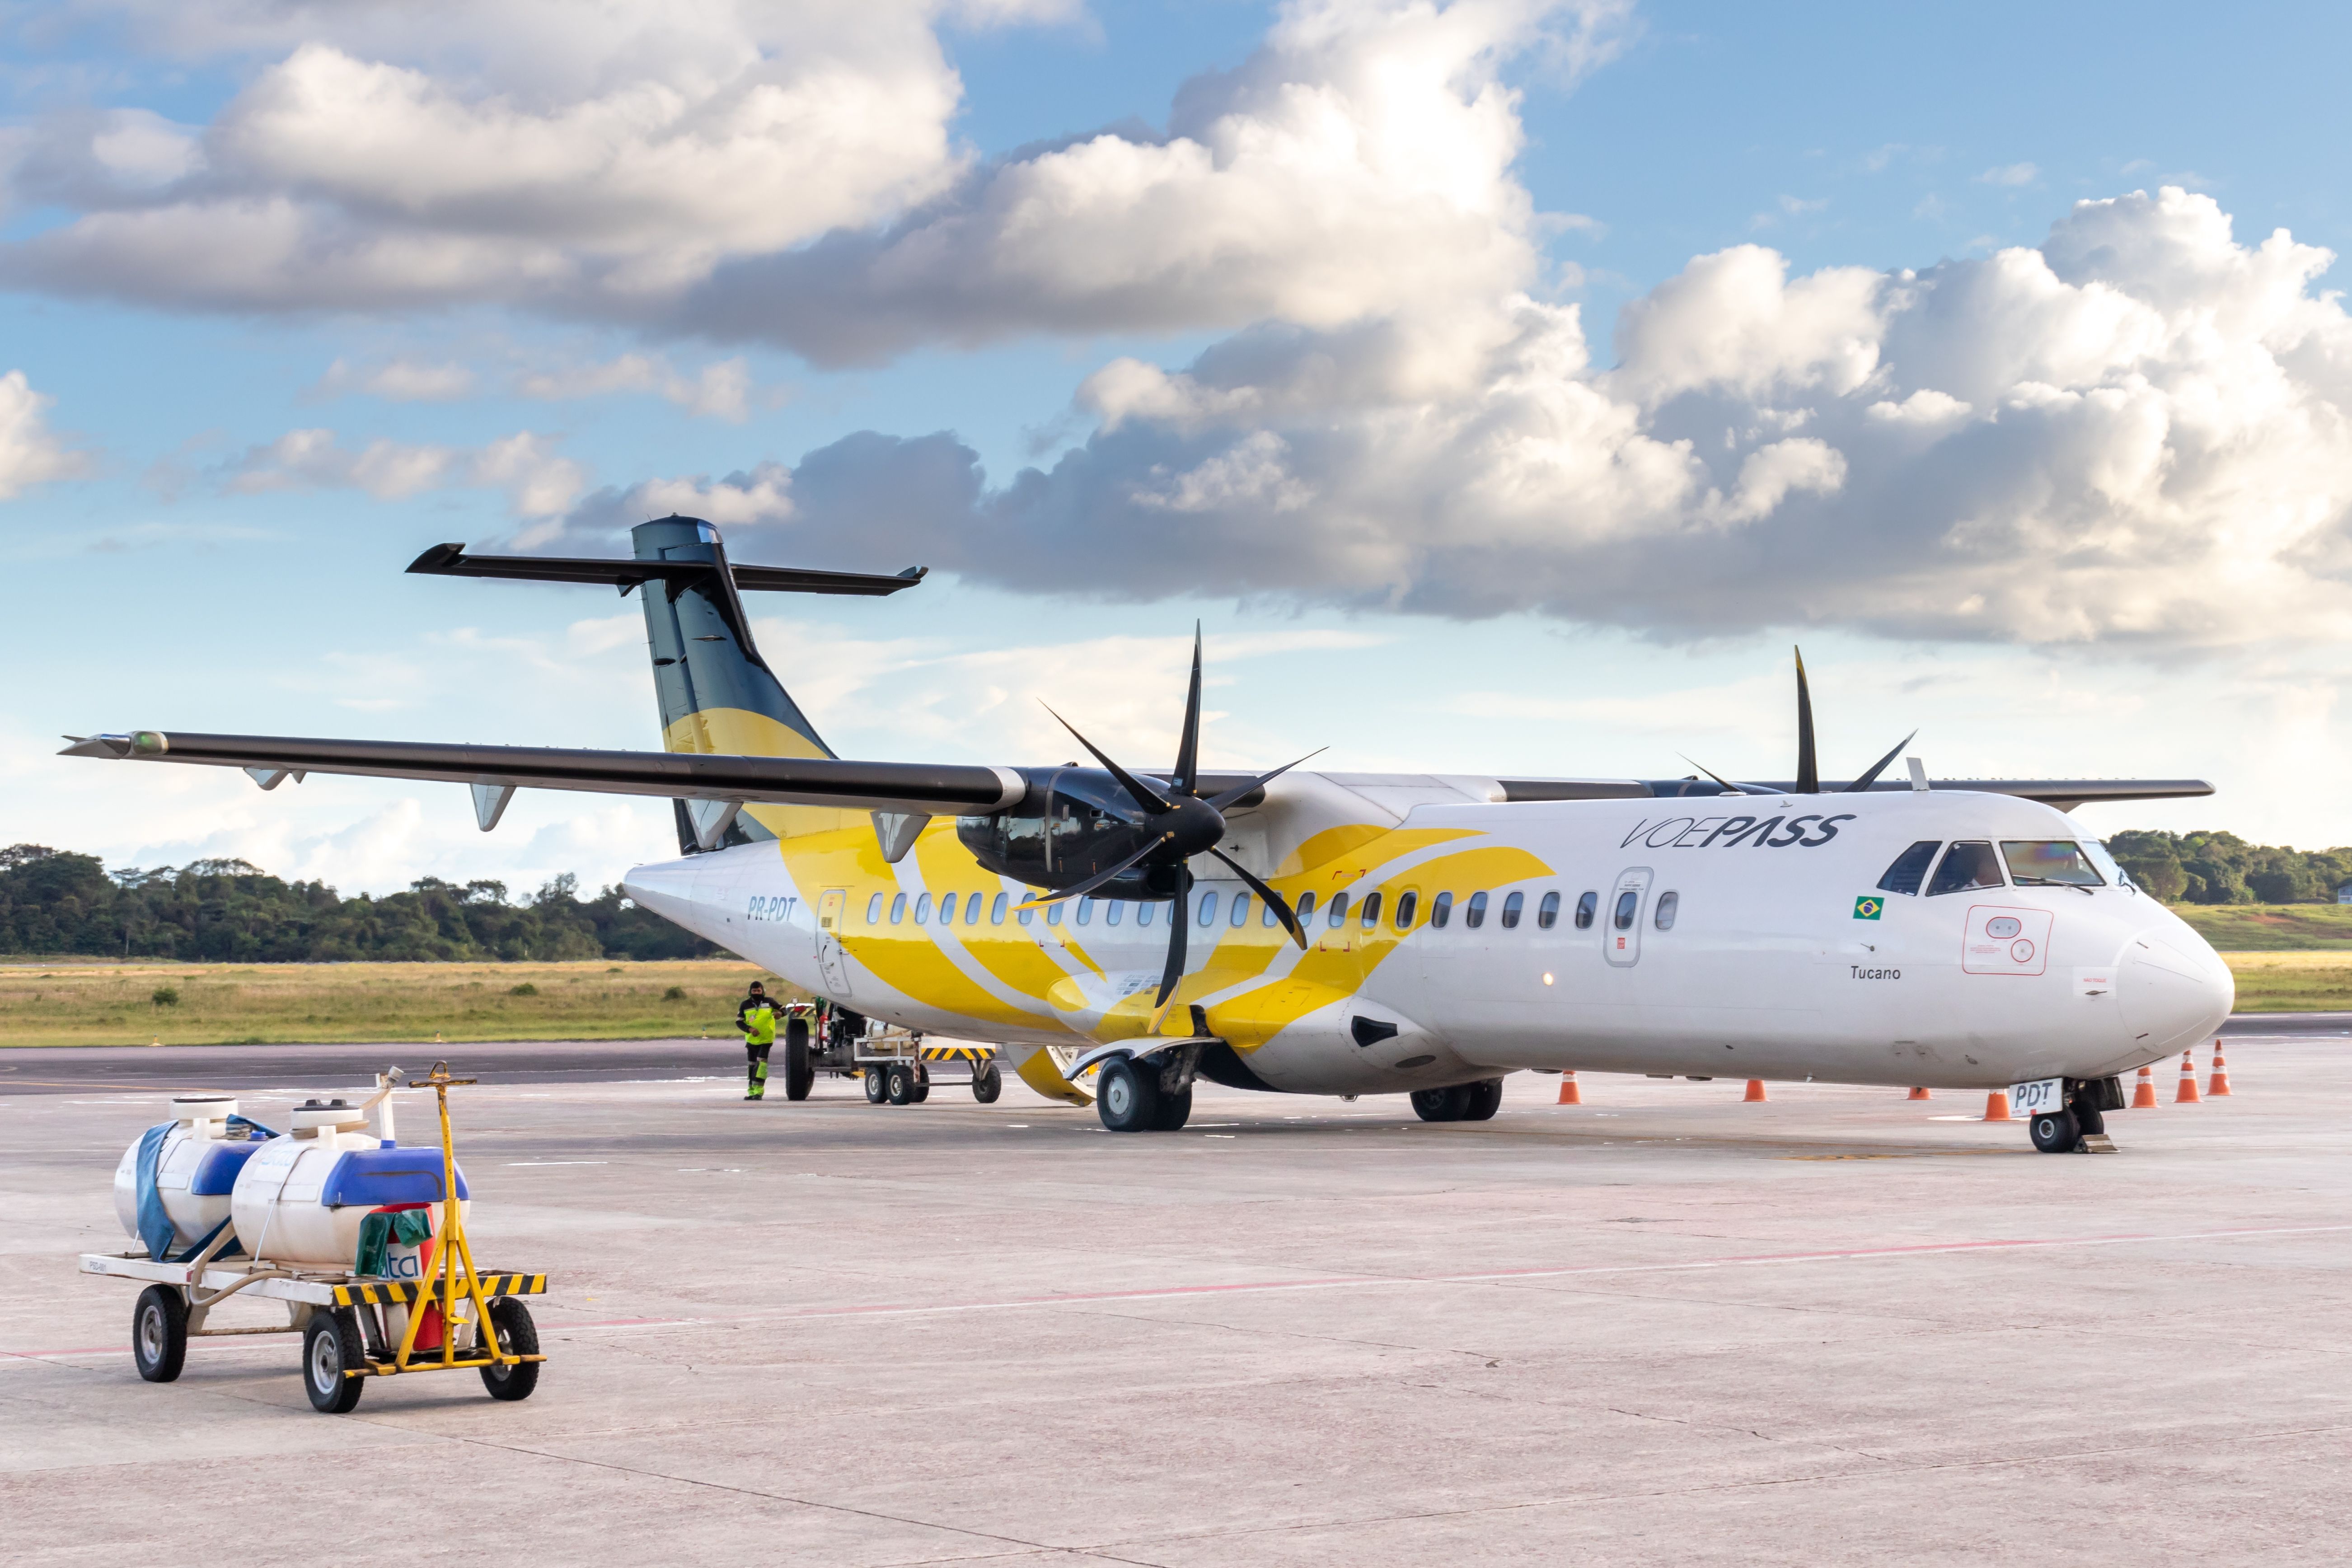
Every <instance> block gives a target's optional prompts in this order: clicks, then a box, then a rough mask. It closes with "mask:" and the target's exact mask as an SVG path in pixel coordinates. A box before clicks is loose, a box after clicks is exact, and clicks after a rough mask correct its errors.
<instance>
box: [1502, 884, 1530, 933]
mask: <svg viewBox="0 0 2352 1568" xmlns="http://www.w3.org/2000/svg"><path fill="white" fill-rule="evenodd" d="M1527 905H1528V896H1527V895H1526V894H1525V893H1513V894H1512V895H1511V896H1510V897H1509V898H1507V899H1505V900H1503V929H1504V930H1505V931H1509V930H1511V929H1512V928H1513V927H1514V926H1516V925H1517V924H1518V923H1519V911H1520V910H1523V909H1525V908H1527Z"/></svg>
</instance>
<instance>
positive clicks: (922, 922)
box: [915, 893, 931, 926]
mask: <svg viewBox="0 0 2352 1568" xmlns="http://www.w3.org/2000/svg"><path fill="white" fill-rule="evenodd" d="M915 923H916V924H917V925H919V926H927V925H929V924H930V923H931V896H930V894H929V893H925V894H923V895H922V896H921V897H920V898H919V899H917V900H915Z"/></svg>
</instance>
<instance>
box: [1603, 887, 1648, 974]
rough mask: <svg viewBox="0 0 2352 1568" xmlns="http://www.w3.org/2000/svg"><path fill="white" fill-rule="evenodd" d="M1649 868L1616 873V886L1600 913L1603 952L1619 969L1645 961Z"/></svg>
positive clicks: (1631, 966)
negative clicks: (1643, 941)
mask: <svg viewBox="0 0 2352 1568" xmlns="http://www.w3.org/2000/svg"><path fill="white" fill-rule="evenodd" d="M1650 876H1651V872H1650V868H1648V867H1647V866H1633V867H1628V868H1626V869H1624V870H1622V871H1620V872H1618V873H1617V885H1616V886H1615V887H1614V888H1612V889H1610V890H1609V901H1608V904H1607V906H1606V907H1605V908H1604V909H1602V910H1601V921H1602V931H1601V951H1602V952H1605V953H1606V954H1608V957H1609V962H1610V963H1613V964H1615V965H1616V966H1617V967H1618V968H1620V969H1631V968H1633V965H1634V964H1636V963H1640V962H1641V961H1642V920H1643V916H1644V915H1646V914H1647V913H1648V912H1649V903H1650Z"/></svg>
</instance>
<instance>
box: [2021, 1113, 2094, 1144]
mask: <svg viewBox="0 0 2352 1568" xmlns="http://www.w3.org/2000/svg"><path fill="white" fill-rule="evenodd" d="M2025 1130H2026V1131H2027V1132H2028V1133H2029V1134H2031V1135H2032V1139H2033V1146H2034V1147H2035V1148H2036V1149H2039V1150H2041V1151H2042V1152H2043V1153H2045V1154H2071V1153H2073V1152H2074V1145H2075V1144H2077V1143H2079V1142H2082V1141H2083V1130H2082V1129H2081V1128H2080V1127H2078V1126H2076V1125H2075V1122H2074V1112H2073V1111H2071V1110H2044V1111H2040V1112H2037V1113H2036V1114H2035V1115H2034V1118H2033V1120H2032V1121H2029V1122H2027V1123H2026V1124H2025Z"/></svg>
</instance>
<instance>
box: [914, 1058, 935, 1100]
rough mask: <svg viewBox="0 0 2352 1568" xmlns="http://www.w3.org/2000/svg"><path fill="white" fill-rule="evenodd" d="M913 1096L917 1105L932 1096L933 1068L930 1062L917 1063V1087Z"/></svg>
mask: <svg viewBox="0 0 2352 1568" xmlns="http://www.w3.org/2000/svg"><path fill="white" fill-rule="evenodd" d="M911 1098H912V1100H913V1102H914V1103H915V1104H917V1105H920V1104H922V1103H923V1101H925V1100H929V1099H930V1098H931V1068H930V1064H929V1063H928V1062H917V1063H916V1064H915V1089H914V1093H913V1095H912V1097H911Z"/></svg>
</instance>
